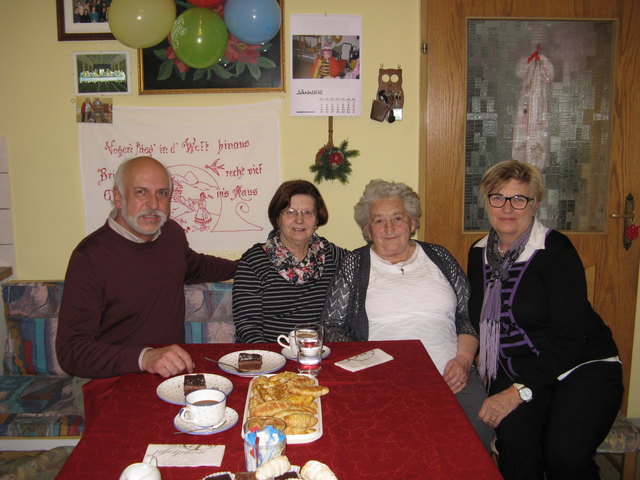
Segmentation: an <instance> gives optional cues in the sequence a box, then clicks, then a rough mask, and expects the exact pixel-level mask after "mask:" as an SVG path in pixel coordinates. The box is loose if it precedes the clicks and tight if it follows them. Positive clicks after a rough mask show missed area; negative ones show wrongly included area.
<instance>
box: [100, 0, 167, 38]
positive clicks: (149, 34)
mask: <svg viewBox="0 0 640 480" xmlns="http://www.w3.org/2000/svg"><path fill="white" fill-rule="evenodd" d="M175 19H176V4H175V2H174V1H173V0H113V1H112V2H111V7H110V8H109V27H110V28H111V33H113V36H114V37H116V39H117V40H119V41H120V42H121V43H124V44H125V45H126V46H127V47H131V48H148V47H153V46H154V45H157V44H158V43H160V42H161V41H162V40H164V39H165V38H167V35H169V32H171V27H172V26H173V22H174V21H175Z"/></svg>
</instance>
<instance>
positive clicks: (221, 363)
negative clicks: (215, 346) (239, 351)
mask: <svg viewBox="0 0 640 480" xmlns="http://www.w3.org/2000/svg"><path fill="white" fill-rule="evenodd" d="M204 359H205V360H209V361H210V362H213V363H217V364H218V365H224V366H225V367H230V368H233V369H234V370H235V371H236V372H238V373H246V372H250V371H251V370H246V369H244V368H238V367H236V366H235V365H231V364H230V363H224V362H221V361H220V360H214V359H213V358H209V357H204Z"/></svg>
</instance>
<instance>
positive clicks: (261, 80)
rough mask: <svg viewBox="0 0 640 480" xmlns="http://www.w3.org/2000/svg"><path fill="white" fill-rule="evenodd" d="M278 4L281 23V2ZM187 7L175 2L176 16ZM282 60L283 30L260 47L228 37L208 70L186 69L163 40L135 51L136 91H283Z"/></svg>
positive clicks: (143, 93) (151, 92)
mask: <svg viewBox="0 0 640 480" xmlns="http://www.w3.org/2000/svg"><path fill="white" fill-rule="evenodd" d="M278 3H279V4H280V10H281V14H282V18H283V19H284V0H278ZM186 5H187V6H185V2H182V1H178V0H176V10H177V14H178V16H179V15H180V14H181V13H182V12H184V11H185V9H186V8H188V4H186ZM220 8H221V7H220ZM214 10H215V9H214ZM282 23H283V24H284V21H283V22H282ZM284 57H285V55H284V32H283V26H281V28H280V31H279V32H278V33H277V34H276V36H275V37H273V38H272V39H271V40H269V41H268V42H266V43H264V44H263V45H248V44H246V43H243V42H241V41H239V40H238V39H236V38H235V37H234V36H233V35H231V34H230V33H229V36H228V40H227V48H226V51H225V53H224V55H223V56H222V58H221V59H220V61H219V62H218V63H216V64H214V65H211V66H209V67H207V68H191V67H189V66H187V65H185V64H184V63H183V62H182V61H180V59H179V58H178V57H177V56H176V53H175V52H174V50H173V47H172V46H171V44H170V43H169V41H168V39H166V40H164V41H163V42H162V43H160V44H158V45H156V46H154V47H150V48H144V49H139V50H138V81H139V91H140V94H141V95H147V94H170V93H232V92H242V93H248V92H268V91H274V92H277V91H284Z"/></svg>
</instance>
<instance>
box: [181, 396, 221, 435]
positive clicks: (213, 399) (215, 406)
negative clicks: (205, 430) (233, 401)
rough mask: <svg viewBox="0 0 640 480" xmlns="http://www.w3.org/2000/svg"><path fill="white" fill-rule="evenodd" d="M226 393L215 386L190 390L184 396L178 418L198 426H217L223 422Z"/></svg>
mask: <svg viewBox="0 0 640 480" xmlns="http://www.w3.org/2000/svg"><path fill="white" fill-rule="evenodd" d="M226 408H227V395H226V394H225V393H224V392H223V391H221V390H217V389H215V388H203V389H201V390H196V391H195V392H191V393H190V394H189V395H187V396H186V398H185V406H184V408H183V409H182V410H180V418H181V419H182V420H184V421H185V422H189V423H193V424H194V425H197V426H198V427H217V426H219V425H220V424H222V423H223V422H224V414H225V410H226Z"/></svg>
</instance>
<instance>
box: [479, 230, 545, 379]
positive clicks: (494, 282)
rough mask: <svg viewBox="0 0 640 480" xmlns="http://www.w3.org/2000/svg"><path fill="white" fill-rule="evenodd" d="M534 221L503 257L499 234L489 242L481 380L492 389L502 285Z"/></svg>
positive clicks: (491, 237)
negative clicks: (488, 274)
mask: <svg viewBox="0 0 640 480" xmlns="http://www.w3.org/2000/svg"><path fill="white" fill-rule="evenodd" d="M532 228H533V218H532V219H531V223H530V224H529V226H528V227H527V229H526V230H525V231H524V232H523V233H522V235H520V236H519V237H518V239H517V240H516V241H515V242H513V244H512V245H511V248H509V250H507V251H506V252H505V253H504V255H503V256H500V252H499V251H498V246H499V245H500V240H499V238H498V234H497V233H496V231H495V230H494V229H493V228H492V229H491V231H490V232H489V238H488V239H487V248H486V255H487V263H488V264H489V267H490V268H491V276H490V277H489V281H488V283H487V287H486V289H485V291H484V300H483V301H482V310H481V312H480V364H479V365H478V370H479V373H480V378H482V381H483V383H484V384H485V385H487V386H489V385H490V384H491V381H492V380H494V379H495V378H496V375H497V373H498V355H499V351H498V350H499V349H500V310H501V306H502V299H501V297H500V292H501V290H502V282H504V281H506V280H507V279H508V278H509V269H510V268H511V267H512V266H513V264H514V263H515V262H516V260H517V259H518V257H519V256H520V254H521V253H522V251H523V250H524V247H525V246H526V245H527V242H528V241H529V235H531V229H532Z"/></svg>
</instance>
